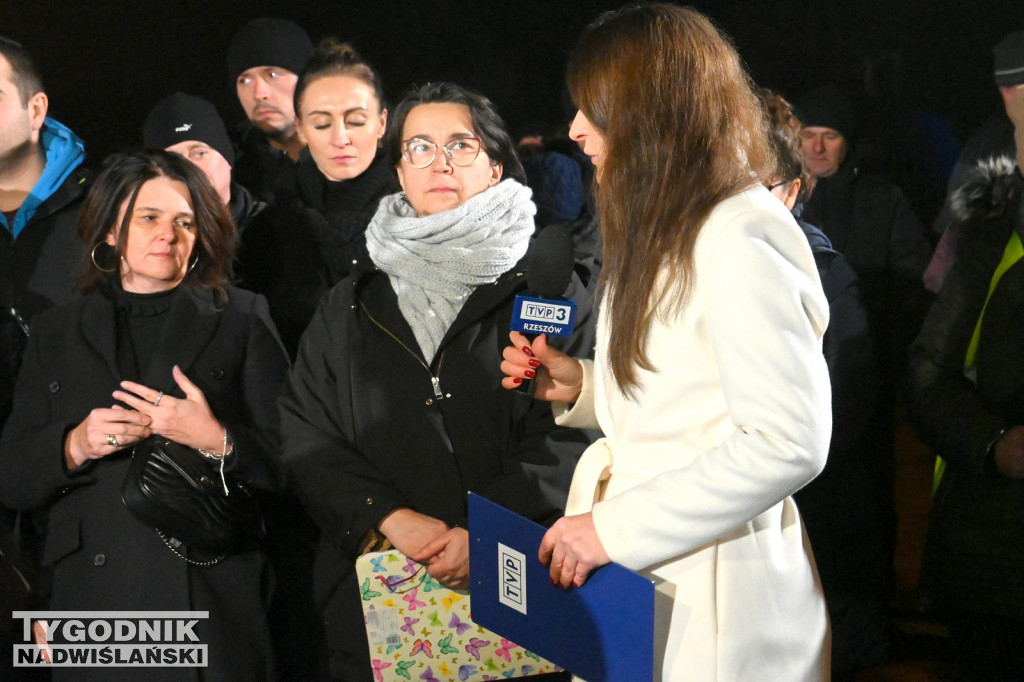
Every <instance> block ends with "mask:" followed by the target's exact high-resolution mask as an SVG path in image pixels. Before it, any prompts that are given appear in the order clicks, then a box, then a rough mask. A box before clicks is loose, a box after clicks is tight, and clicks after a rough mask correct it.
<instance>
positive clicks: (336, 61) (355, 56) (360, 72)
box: [292, 38, 387, 118]
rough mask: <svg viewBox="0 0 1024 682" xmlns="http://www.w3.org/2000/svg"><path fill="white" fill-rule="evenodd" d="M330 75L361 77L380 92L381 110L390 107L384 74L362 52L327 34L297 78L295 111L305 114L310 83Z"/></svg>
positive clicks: (379, 102)
mask: <svg viewBox="0 0 1024 682" xmlns="http://www.w3.org/2000/svg"><path fill="white" fill-rule="evenodd" d="M329 76H351V77H352V78H358V79H359V80H361V81H363V82H364V83H366V84H367V85H369V86H370V87H371V88H373V92H374V94H375V95H376V96H377V104H378V105H379V106H380V109H381V111H383V110H384V109H386V108H387V107H386V106H385V105H384V86H383V85H382V84H381V81H380V75H379V74H378V73H377V70H376V69H374V68H373V66H372V65H371V64H370V62H368V61H366V60H365V59H363V57H362V55H360V54H359V53H358V52H356V49H355V48H354V47H352V46H351V45H350V44H348V43H339V42H338V41H337V40H335V39H334V38H324V39H323V40H321V41H320V44H319V45H317V46H316V49H315V50H313V54H312V55H310V57H309V61H308V62H306V67H305V68H304V69H302V72H301V73H300V74H299V79H298V80H297V81H296V82H295V97H294V100H293V102H292V103H293V104H294V106H295V115H296V116H298V117H299V118H302V107H301V106H300V105H301V103H302V96H303V95H304V94H305V92H306V88H307V87H309V84H310V83H312V82H313V81H315V80H318V79H320V78H326V77H329Z"/></svg>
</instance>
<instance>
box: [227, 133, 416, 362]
mask: <svg viewBox="0 0 1024 682" xmlns="http://www.w3.org/2000/svg"><path fill="white" fill-rule="evenodd" d="M398 189H399V185H398V179H397V177H396V176H395V171H394V168H392V167H391V166H390V165H389V164H388V163H387V162H386V161H385V159H384V155H383V154H380V153H378V155H377V158H376V159H375V160H374V162H373V163H372V164H371V165H370V167H369V168H368V169H367V170H366V171H364V172H363V173H362V174H361V175H359V176H358V177H355V178H352V179H351V180H346V181H344V182H340V183H328V181H327V180H326V178H325V177H324V175H323V174H322V173H321V172H320V170H319V169H318V168H317V167H316V164H315V163H314V162H313V159H312V157H310V156H309V155H308V153H306V154H304V155H303V158H302V160H300V161H299V163H298V165H296V166H295V167H294V168H293V169H292V170H291V171H289V172H288V173H287V174H286V175H285V176H284V178H283V179H282V181H281V183H280V185H279V186H278V192H277V198H276V199H275V201H274V203H273V204H271V205H270V206H269V207H268V208H267V209H266V210H265V211H263V212H262V213H260V214H259V215H258V216H256V218H255V219H254V220H253V221H252V223H251V224H250V225H249V227H248V228H246V230H245V232H243V233H242V238H241V248H240V249H239V253H238V261H237V263H236V274H237V275H238V278H239V285H240V286H242V287H244V288H246V289H249V290H251V291H255V292H257V293H260V294H263V295H264V296H266V297H267V302H268V303H269V304H270V315H271V316H272V317H273V318H274V323H275V324H276V325H277V329H278V331H279V332H280V333H281V340H282V341H284V345H285V348H287V349H288V354H289V356H291V357H292V358H294V357H295V353H296V350H297V349H298V346H299V338H300V337H301V336H302V332H303V331H304V330H305V329H306V325H307V324H309V320H310V319H311V318H312V317H313V313H314V311H316V307H317V304H318V303H319V302H320V298H321V297H322V296H323V295H324V294H325V293H326V292H327V290H328V289H330V288H331V287H332V286H334V285H335V284H337V283H338V282H340V281H341V280H342V279H344V278H345V277H346V276H347V275H348V272H349V268H350V267H351V266H352V264H353V263H354V262H356V261H365V260H366V259H367V257H368V256H367V252H366V237H365V233H366V226H367V225H369V223H370V219H371V218H373V214H374V213H375V212H376V210H377V204H378V203H379V202H380V198H381V197H383V196H384V195H386V194H392V193H394V192H397V191H398Z"/></svg>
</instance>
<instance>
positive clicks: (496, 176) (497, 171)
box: [488, 163, 504, 187]
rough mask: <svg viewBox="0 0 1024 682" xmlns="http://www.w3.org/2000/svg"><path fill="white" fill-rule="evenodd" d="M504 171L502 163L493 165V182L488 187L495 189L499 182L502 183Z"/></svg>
mask: <svg viewBox="0 0 1024 682" xmlns="http://www.w3.org/2000/svg"><path fill="white" fill-rule="evenodd" d="M503 170H504V166H502V165H501V164H500V163H492V164H491V182H490V184H489V185H488V186H489V187H494V186H495V185H497V184H498V183H499V182H501V172H502V171H503Z"/></svg>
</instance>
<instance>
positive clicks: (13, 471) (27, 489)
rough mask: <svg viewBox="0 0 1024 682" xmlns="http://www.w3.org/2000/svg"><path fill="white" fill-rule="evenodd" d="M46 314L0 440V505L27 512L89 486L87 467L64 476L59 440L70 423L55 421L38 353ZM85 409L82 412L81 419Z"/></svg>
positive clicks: (50, 388) (49, 388)
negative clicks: (61, 494) (62, 495)
mask: <svg viewBox="0 0 1024 682" xmlns="http://www.w3.org/2000/svg"><path fill="white" fill-rule="evenodd" d="M48 319H49V318H48V316H45V315H44V316H43V317H42V318H40V320H39V322H38V323H37V324H36V325H34V326H33V329H32V332H31V334H30V335H29V341H28V346H27V348H26V349H25V356H24V360H23V362H22V366H21V372H20V373H19V374H18V383H17V385H16V387H15V390H14V411H13V412H11V416H10V418H9V419H8V420H7V424H6V426H5V428H4V432H3V437H2V438H0V472H2V474H0V502H2V503H3V505H4V506H5V507H8V508H10V509H16V510H28V509H35V508H37V507H42V506H44V505H46V504H48V503H49V502H50V501H51V500H52V499H53V498H54V497H55V496H56V495H57V494H59V493H60V492H61V491H67V490H70V489H71V488H74V487H77V486H81V485H88V484H90V483H92V480H93V479H92V477H91V476H90V475H89V471H90V469H91V466H90V463H86V464H85V465H83V466H82V467H79V468H78V469H75V470H74V471H73V472H69V471H68V470H67V468H66V467H65V464H64V438H65V435H66V434H67V432H68V431H69V430H70V429H72V428H74V427H75V426H76V425H77V424H78V421H81V420H78V421H75V422H74V423H64V422H57V421H55V417H54V415H53V414H52V403H51V400H50V396H51V394H52V393H53V392H54V390H55V389H57V388H58V387H54V386H53V385H52V383H48V382H47V379H46V377H45V374H44V370H43V360H42V357H41V353H40V341H39V339H40V336H41V335H43V334H46V333H47V332H46V329H47V328H48V324H47V322H48ZM87 414H88V411H86V412H84V413H83V414H82V419H84V418H85V417H86V416H87Z"/></svg>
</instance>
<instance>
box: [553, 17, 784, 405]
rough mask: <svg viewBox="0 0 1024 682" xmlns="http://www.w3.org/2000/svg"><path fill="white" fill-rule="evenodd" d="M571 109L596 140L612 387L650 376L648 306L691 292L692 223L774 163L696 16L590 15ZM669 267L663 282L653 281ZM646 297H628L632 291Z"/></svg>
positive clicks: (731, 56)
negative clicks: (600, 148)
mask: <svg viewBox="0 0 1024 682" xmlns="http://www.w3.org/2000/svg"><path fill="white" fill-rule="evenodd" d="M568 75H569V91H570V93H571V95H572V98H573V101H574V102H575V103H576V105H577V106H578V107H579V109H580V110H581V111H582V112H583V114H584V115H585V116H586V117H587V118H588V119H589V120H590V122H591V123H592V124H593V125H594V126H595V127H596V128H597V130H598V131H599V132H600V134H601V135H602V137H603V138H604V143H605V148H604V152H603V158H604V161H603V163H602V166H601V168H600V170H599V171H598V173H597V176H596V180H597V185H596V188H595V191H594V194H595V198H596V202H597V212H598V217H599V219H600V225H601V233H602V238H603V242H604V258H605V260H604V267H603V270H602V273H601V289H602V291H603V293H604V295H605V296H607V297H608V300H609V302H610V304H611V305H612V308H611V310H613V311H614V314H613V317H612V320H611V338H610V340H609V343H608V348H609V356H610V361H611V368H612V373H613V376H614V377H615V381H616V383H617V384H618V386H619V388H620V389H621V390H622V391H623V392H624V393H626V394H627V395H630V394H631V393H632V389H634V388H635V387H637V385H638V379H637V372H638V368H642V369H646V370H653V369H654V367H652V365H651V363H650V361H649V358H648V356H647V350H646V346H647V339H648V332H649V330H650V327H651V322H652V320H653V317H654V315H655V314H656V311H657V307H658V304H659V303H660V302H661V301H663V300H667V301H670V302H671V303H672V304H673V306H674V307H675V308H676V309H677V310H678V309H679V308H680V307H681V306H683V305H684V304H685V302H686V301H687V300H688V298H689V294H690V291H691V290H692V288H693V286H694V281H693V278H694V266H693V252H694V245H695V244H696V241H697V236H698V233H699V231H700V228H701V226H702V225H703V224H704V221H705V220H706V219H707V217H708V215H709V214H710V213H711V210H712V209H713V208H714V207H715V206H716V205H717V204H718V203H720V202H721V201H723V200H725V199H727V198H728V197H730V196H732V195H734V194H737V193H738V192H740V191H742V190H744V189H746V188H747V187H749V186H751V185H752V184H753V183H756V182H764V180H766V179H767V178H768V177H769V175H770V173H771V171H772V169H773V167H774V159H773V158H772V154H771V150H770V148H769V145H768V141H767V136H766V134H765V122H764V116H763V114H762V112H761V107H760V105H759V104H758V101H757V98H756V97H755V96H754V93H753V91H752V85H751V82H750V79H749V77H748V76H747V74H746V72H745V71H744V69H743V65H742V64H741V62H740V58H739V55H738V54H737V53H736V50H735V49H734V48H733V46H732V45H731V44H730V42H729V40H728V39H727V38H726V37H725V36H723V35H722V34H721V33H720V32H719V31H718V29H716V28H715V26H714V25H713V24H712V23H711V21H710V20H708V19H707V17H705V16H704V15H702V14H701V13H699V12H697V11H696V10H693V9H690V8H684V7H676V6H673V5H665V4H650V5H638V6H631V7H626V8H623V9H620V10H618V11H615V12H611V13H608V14H605V15H602V16H601V17H599V18H598V19H597V20H596V21H595V22H593V23H592V24H591V25H590V26H588V27H587V28H586V29H585V30H584V31H583V34H582V35H581V36H580V38H579V40H578V41H577V43H576V47H575V48H574V49H573V52H572V54H571V56H570V58H569V72H568ZM665 268H668V269H669V270H670V271H671V272H672V273H673V276H672V277H671V278H669V279H668V280H661V279H660V275H661V273H662V271H663V270H664V269H665ZM646 292H650V294H649V295H638V293H643V294H646Z"/></svg>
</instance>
